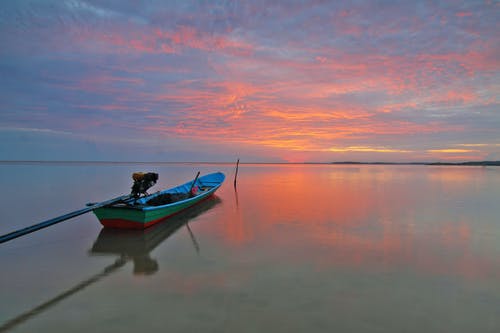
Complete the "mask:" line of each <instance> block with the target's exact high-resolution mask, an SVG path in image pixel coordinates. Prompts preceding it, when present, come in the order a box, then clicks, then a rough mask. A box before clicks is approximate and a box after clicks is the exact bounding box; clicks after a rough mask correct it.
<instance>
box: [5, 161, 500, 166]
mask: <svg viewBox="0 0 500 333" xmlns="http://www.w3.org/2000/svg"><path fill="white" fill-rule="evenodd" d="M0 164H74V165H76V164H101V165H110V164H115V165H116V164H122V165H125V164H227V165H234V164H235V162H207V161H201V162H198V161H178V162H166V161H37V160H0ZM240 164H262V165H266V164H284V165H288V164H289V165H294V164H297V165H300V164H305V165H309V164H312V165H314V164H318V165H430V166H439V165H442V166H500V161H467V162H356V161H340V162H301V163H289V162H243V161H242V162H240Z"/></svg>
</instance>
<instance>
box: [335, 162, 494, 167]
mask: <svg viewBox="0 0 500 333" xmlns="http://www.w3.org/2000/svg"><path fill="white" fill-rule="evenodd" d="M330 164H336V165H339V164H340V165H445V166H446V165H456V166H500V161H468V162H350V161H347V162H331V163H330Z"/></svg>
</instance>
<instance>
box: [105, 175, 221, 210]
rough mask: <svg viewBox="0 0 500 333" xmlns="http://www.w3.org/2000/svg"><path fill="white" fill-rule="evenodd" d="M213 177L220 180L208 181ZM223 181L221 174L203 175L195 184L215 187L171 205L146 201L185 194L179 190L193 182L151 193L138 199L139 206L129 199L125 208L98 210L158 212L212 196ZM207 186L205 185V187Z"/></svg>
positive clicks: (110, 207)
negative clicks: (164, 195) (150, 203)
mask: <svg viewBox="0 0 500 333" xmlns="http://www.w3.org/2000/svg"><path fill="white" fill-rule="evenodd" d="M214 176H219V177H220V180H218V181H210V180H209V179H210V178H212V177H214ZM203 178H206V180H205V181H203ZM224 180H225V175H224V174H223V173H222V172H214V173H210V174H207V175H204V176H202V177H200V178H199V179H198V180H197V183H200V185H201V186H210V185H208V184H210V183H211V184H216V185H213V186H211V187H210V189H208V190H207V191H203V192H202V193H200V194H198V195H195V196H194V197H191V198H186V199H183V200H179V201H175V202H171V203H168V204H165V205H159V206H152V205H148V204H146V202H147V201H149V200H151V199H153V198H155V197H157V196H159V195H162V194H166V193H172V194H175V193H187V192H188V191H180V189H183V188H186V187H188V186H189V187H191V184H192V183H193V181H192V180H191V181H188V182H186V183H184V184H181V185H178V186H175V187H173V188H169V189H165V190H163V191H158V192H156V193H153V194H150V195H148V196H145V197H142V198H140V199H138V200H139V201H141V204H139V205H134V204H131V203H132V202H134V200H136V199H133V198H132V199H129V200H127V201H126V202H125V204H126V205H125V206H116V205H113V206H107V207H102V208H100V209H113V210H115V209H125V210H136V211H142V212H149V211H155V210H159V209H163V208H171V207H175V206H177V205H182V204H184V203H188V202H191V201H198V200H201V199H203V198H205V197H207V196H209V195H211V194H213V193H214V192H215V191H216V190H217V189H218V188H219V187H221V186H222V183H223V182H224ZM205 184H207V185H205Z"/></svg>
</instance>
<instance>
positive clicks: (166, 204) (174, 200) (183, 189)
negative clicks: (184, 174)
mask: <svg viewBox="0 0 500 333" xmlns="http://www.w3.org/2000/svg"><path fill="white" fill-rule="evenodd" d="M224 179H225V176H224V174H223V173H222V172H215V173H211V174H208V175H205V176H202V177H196V178H195V179H194V180H191V181H189V182H187V183H185V184H182V185H179V186H176V187H173V188H170V189H167V190H163V191H159V192H156V193H154V194H151V195H146V196H143V197H139V198H136V197H132V196H130V197H129V198H128V199H125V200H123V201H121V202H118V203H115V204H113V205H109V206H105V207H100V208H97V209H94V210H93V212H94V214H95V215H96V217H97V218H98V220H99V221H100V222H101V224H102V225H103V226H104V227H108V228H125V229H145V228H148V227H150V226H152V225H155V224H156V223H159V222H162V221H164V220H166V219H167V218H169V217H171V216H173V215H175V214H178V213H180V212H182V211H184V210H186V209H188V208H190V207H192V206H194V205H196V204H198V203H200V202H202V201H204V200H206V199H208V198H209V197H211V196H212V195H213V194H214V193H215V191H217V189H218V188H219V187H220V186H221V185H222V183H223V182H224Z"/></svg>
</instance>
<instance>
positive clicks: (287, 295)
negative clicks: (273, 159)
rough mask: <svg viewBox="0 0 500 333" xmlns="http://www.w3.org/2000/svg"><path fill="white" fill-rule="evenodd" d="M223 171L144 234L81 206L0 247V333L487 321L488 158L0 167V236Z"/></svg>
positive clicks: (492, 322)
mask: <svg viewBox="0 0 500 333" xmlns="http://www.w3.org/2000/svg"><path fill="white" fill-rule="evenodd" d="M198 170H199V171H201V172H202V174H204V173H209V172H214V171H223V172H224V173H225V174H226V176H227V177H228V178H227V180H226V183H225V184H224V185H223V187H222V188H221V189H220V190H219V191H218V192H217V197H215V198H214V199H213V200H210V201H207V202H205V203H204V204H203V205H201V206H198V207H197V208H196V209H194V210H192V211H189V212H187V213H186V214H182V215H180V216H178V217H177V218H175V219H173V220H172V221H170V222H171V223H165V224H162V225H159V226H157V227H153V228H152V229H149V230H148V231H147V232H145V233H142V232H132V233H130V232H116V231H115V232H113V231H108V230H102V228H101V226H100V224H99V222H98V220H97V219H96V218H95V217H94V215H92V214H86V215H83V216H80V217H77V218H75V219H73V220H70V221H67V222H64V223H61V224H58V225H55V226H52V227H50V228H47V229H44V230H42V231H38V232H36V233H33V234H30V235H28V236H24V237H22V238H19V239H15V240H12V241H10V242H8V243H4V244H1V245H0V265H1V270H2V273H1V275H0V332H1V331H12V332H56V331H57V332H85V333H87V332H138V331H143V332H144V331H153V330H156V331H165V330H168V331H170V332H333V331H337V332H499V331H500V315H499V314H500V222H499V220H500V218H499V216H500V201H499V198H500V168H498V167H491V168H484V167H444V166H441V167H430V166H330V165H241V166H240V173H239V177H238V187H237V192H236V191H235V190H234V188H233V186H232V177H233V176H234V167H233V166H232V165H217V164H204V165H196V164H150V165H144V164H135V165H134V164H118V165H117V164H104V165H103V164H49V165H47V164H43V165H37V164H0V184H1V185H2V188H3V191H2V194H1V200H0V207H1V208H0V209H1V210H0V212H1V223H0V234H4V233H7V232H10V231H12V230H14V229H17V228H21V227H24V226H28V225H31V224H34V223H36V222H39V221H42V220H44V219H48V218H52V217H55V216H57V215H60V214H63V213H66V212H69V211H71V210H76V209H79V208H82V207H83V206H84V204H85V203H87V202H90V201H100V200H105V199H109V198H112V197H115V196H118V195H121V194H125V193H128V191H129V189H130V185H131V180H130V174H131V173H132V172H133V171H155V172H158V173H159V174H160V180H159V183H158V184H157V185H156V186H155V188H154V189H157V190H158V189H161V188H164V187H170V186H172V185H176V184H178V183H181V182H184V181H187V180H189V179H192V178H193V177H194V175H195V174H196V172H197V171H198Z"/></svg>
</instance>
